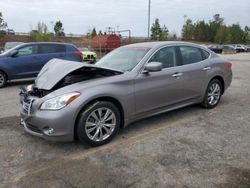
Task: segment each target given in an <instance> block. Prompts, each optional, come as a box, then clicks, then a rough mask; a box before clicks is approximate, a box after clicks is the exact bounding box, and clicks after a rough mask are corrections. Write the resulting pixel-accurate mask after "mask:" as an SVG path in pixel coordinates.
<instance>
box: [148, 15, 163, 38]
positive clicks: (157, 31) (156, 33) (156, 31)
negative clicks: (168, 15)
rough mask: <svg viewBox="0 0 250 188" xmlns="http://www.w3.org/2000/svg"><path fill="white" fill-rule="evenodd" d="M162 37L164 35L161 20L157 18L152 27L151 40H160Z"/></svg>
mask: <svg viewBox="0 0 250 188" xmlns="http://www.w3.org/2000/svg"><path fill="white" fill-rule="evenodd" d="M160 35H162V29H161V26H160V23H159V19H158V18H156V19H155V22H154V23H153V24H152V27H151V39H152V40H159V38H160Z"/></svg>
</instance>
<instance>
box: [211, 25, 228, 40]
mask: <svg viewBox="0 0 250 188" xmlns="http://www.w3.org/2000/svg"><path fill="white" fill-rule="evenodd" d="M227 31H228V30H227V27H226V26H224V25H222V26H220V27H219V29H218V30H217V32H216V35H215V38H214V42H216V43H219V44H223V43H225V41H226V38H227V35H228V32H227Z"/></svg>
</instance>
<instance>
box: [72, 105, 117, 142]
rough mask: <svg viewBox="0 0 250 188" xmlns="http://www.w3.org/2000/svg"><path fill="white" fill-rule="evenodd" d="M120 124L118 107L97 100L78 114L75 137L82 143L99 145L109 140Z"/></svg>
mask: <svg viewBox="0 0 250 188" xmlns="http://www.w3.org/2000/svg"><path fill="white" fill-rule="evenodd" d="M120 124H121V115H120V111H119V109H118V108H117V107H116V106H115V105H114V104H113V103H111V102H108V101H97V102H95V103H92V104H90V105H88V107H86V108H85V109H84V110H83V111H82V112H81V114H80V118H79V121H78V123H77V127H76V128H77V129H76V131H77V137H78V139H79V140H80V141H81V142H82V143H87V144H89V145H91V146H100V145H104V144H107V143H108V142H110V141H111V140H112V139H113V137H114V136H115V135H116V134H117V132H118V129H119V127H120Z"/></svg>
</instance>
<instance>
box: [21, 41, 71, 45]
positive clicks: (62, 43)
mask: <svg viewBox="0 0 250 188" xmlns="http://www.w3.org/2000/svg"><path fill="white" fill-rule="evenodd" d="M31 44H61V45H73V44H70V43H64V42H25V43H23V45H31Z"/></svg>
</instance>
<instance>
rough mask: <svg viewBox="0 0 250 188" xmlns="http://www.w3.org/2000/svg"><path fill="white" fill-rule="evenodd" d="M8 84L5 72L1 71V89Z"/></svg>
mask: <svg viewBox="0 0 250 188" xmlns="http://www.w3.org/2000/svg"><path fill="white" fill-rule="evenodd" d="M6 83H7V76H6V74H5V73H4V72H2V71H0V88H3V87H4V86H5V85H6Z"/></svg>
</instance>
